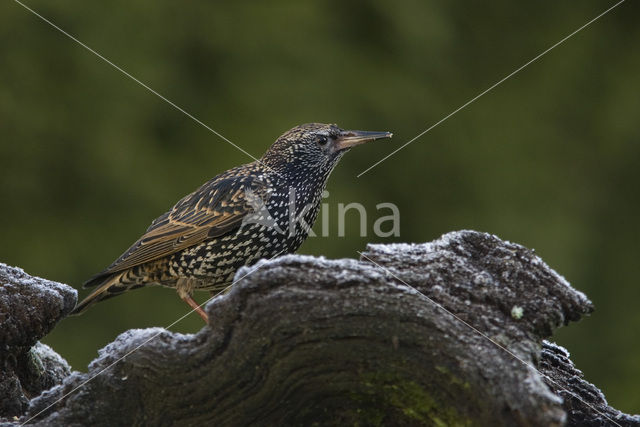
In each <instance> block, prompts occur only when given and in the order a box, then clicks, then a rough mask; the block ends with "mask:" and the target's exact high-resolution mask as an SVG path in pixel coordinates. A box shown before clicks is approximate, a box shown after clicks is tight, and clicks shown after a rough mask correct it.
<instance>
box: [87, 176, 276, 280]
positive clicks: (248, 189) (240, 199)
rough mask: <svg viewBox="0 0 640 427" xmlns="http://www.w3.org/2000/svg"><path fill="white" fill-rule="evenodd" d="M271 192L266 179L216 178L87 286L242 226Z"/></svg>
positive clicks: (154, 225) (159, 221)
mask: <svg viewBox="0 0 640 427" xmlns="http://www.w3.org/2000/svg"><path fill="white" fill-rule="evenodd" d="M269 195H270V187H269V186H268V185H267V183H266V182H264V181H260V180H256V179H250V178H244V179H238V178H237V177H236V178H226V179H216V178H214V179H213V180H211V181H209V182H207V183H206V184H204V185H203V186H202V187H200V188H199V189H197V190H196V191H194V192H193V193H191V194H189V195H188V196H186V197H184V198H183V199H182V200H180V201H179V202H178V203H176V205H175V206H174V207H173V208H172V209H171V210H170V211H169V212H167V213H165V214H164V215H162V216H160V217H158V218H157V219H156V220H154V221H153V222H152V223H151V226H150V227H149V228H148V229H147V231H146V233H145V234H144V235H143V236H142V237H140V239H138V241H136V242H135V243H134V244H133V245H131V247H130V248H129V249H128V250H127V251H126V252H125V253H124V254H122V255H121V256H120V258H118V259H117V260H116V261H115V262H114V263H113V264H111V265H110V266H109V267H108V268H107V269H106V270H104V271H103V272H101V273H99V274H97V275H96V276H94V277H92V278H91V279H89V280H88V281H87V282H86V283H85V287H91V286H92V285H95V284H98V283H99V282H100V280H101V279H102V278H104V277H105V276H108V275H110V274H112V273H115V272H118V271H122V270H126V269H128V268H131V267H134V266H136V265H140V264H144V263H146V262H149V261H154V260H157V259H160V258H163V257H165V256H167V255H171V254H173V253H175V252H178V251H180V250H182V249H185V248H188V247H190V246H194V245H197V244H198V243H201V242H203V241H205V240H207V239H211V238H215V237H220V236H223V235H225V234H228V233H231V232H233V231H235V230H236V229H238V228H239V227H240V225H241V223H242V220H243V218H244V217H245V216H246V215H247V214H249V213H251V212H253V211H254V210H255V209H256V205H257V204H258V205H259V204H260V203H266V201H267V200H268V198H269ZM258 197H259V200H258V201H256V198H258Z"/></svg>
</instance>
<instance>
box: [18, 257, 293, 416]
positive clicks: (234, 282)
mask: <svg viewBox="0 0 640 427" xmlns="http://www.w3.org/2000/svg"><path fill="white" fill-rule="evenodd" d="M281 254H282V252H279V253H277V254H275V255H274V256H272V257H271V258H269V259H268V261H271V260H272V259H274V258H275V257H277V256H279V255H281ZM265 265H266V263H262V264H261V265H258V266H257V267H255V268H253V269H252V270H251V271H249V272H248V273H247V274H245V275H243V276H242V277H240V278H238V279H236V280H234V281H233V283H231V284H230V285H229V286H227V287H225V288H224V289H222V290H221V291H220V292H218V293H217V294H215V295H213V296H212V297H211V298H209V299H207V300H206V301H205V302H203V303H202V304H200V305H199V306H198V307H199V308H202V307H203V306H204V305H205V304H207V303H208V302H209V301H211V300H212V299H214V298H216V297H217V296H219V295H220V294H222V293H223V292H225V291H226V290H227V289H229V288H231V287H232V286H233V285H235V284H236V283H238V282H239V281H241V280H242V279H244V278H245V277H247V276H249V275H251V274H253V273H255V272H256V271H258V270H259V269H261V268H262V267H263V266H265ZM194 311H196V309H195V308H192V309H191V310H189V311H188V312H187V313H186V314H185V315H184V316H182V317H180V318H179V319H178V320H175V321H173V322H172V323H171V324H169V325H168V326H165V327H164V330H163V331H161V332H158V333H157V334H155V335H153V336H151V338H149V339H147V340H145V341H144V342H143V343H142V344H140V345H138V346H136V347H135V348H134V349H133V350H130V351H128V352H127V353H125V355H124V356H122V357H120V358H119V359H118V360H116V361H114V362H112V363H110V364H109V365H108V366H106V367H104V368H102V369H101V370H100V371H98V372H97V373H95V374H94V375H93V376H91V377H89V378H88V379H87V380H85V381H83V382H81V383H80V384H79V385H77V386H76V387H74V388H73V389H71V390H70V391H68V392H66V393H65V394H63V395H62V397H60V398H59V399H58V400H56V401H55V402H53V403H51V404H50V405H49V406H47V407H46V408H44V409H42V410H41V411H39V412H38V413H37V414H35V415H32V416H31V417H30V418H29V419H28V420H26V421H25V422H23V423H22V424H20V425H21V426H24V425H25V424H28V423H29V421H31V420H33V419H35V418H37V417H38V416H39V415H40V414H42V413H43V412H45V411H47V410H49V409H50V408H51V407H52V406H54V405H56V404H58V403H59V402H61V401H63V400H64V399H65V398H66V397H67V396H69V395H70V394H72V393H74V392H76V391H77V390H79V389H80V388H82V387H84V386H85V385H87V383H89V382H90V381H93V380H94V379H95V378H96V377H97V376H98V375H100V374H102V373H103V372H105V371H106V370H108V369H109V368H111V367H113V366H114V365H115V364H117V363H118V362H120V361H121V360H123V359H124V358H126V357H127V356H129V355H131V354H133V353H135V352H136V351H138V349H140V348H141V347H142V346H144V345H146V344H147V343H149V342H150V341H152V340H154V339H156V338H158V337H159V336H160V335H162V334H163V333H164V332H166V331H167V330H168V329H169V328H171V327H173V326H175V325H176V324H177V323H178V322H180V321H182V320H183V319H184V318H186V317H187V316H189V315H190V314H191V313H193V312H194Z"/></svg>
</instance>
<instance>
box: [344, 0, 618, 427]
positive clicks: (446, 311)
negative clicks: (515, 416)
mask: <svg viewBox="0 0 640 427" xmlns="http://www.w3.org/2000/svg"><path fill="white" fill-rule="evenodd" d="M623 1H624V0H623ZM356 252H358V253H359V254H360V256H361V257H363V258H366V259H367V261H369V262H371V263H372V264H374V265H375V266H377V267H378V268H380V269H381V270H382V271H384V272H385V273H388V274H390V275H391V276H393V277H394V278H395V279H396V280H398V281H400V282H402V284H404V285H405V286H407V287H409V288H411V289H413V290H414V291H416V292H417V293H418V294H419V295H420V296H422V297H423V298H424V299H426V300H427V301H429V302H430V303H432V304H433V305H435V306H436V307H437V308H439V309H441V310H442V311H444V312H445V313H447V314H449V315H451V316H452V317H453V318H454V319H456V320H457V321H459V322H461V323H462V324H464V325H465V326H466V327H468V328H469V329H471V330H472V331H473V332H475V333H477V334H478V335H480V336H481V337H483V338H485V339H487V340H488V341H489V342H491V343H492V344H493V345H495V346H496V347H498V348H499V349H500V350H503V351H504V352H506V353H507V354H509V355H510V356H512V357H513V358H514V359H516V360H517V361H519V362H520V363H522V364H523V365H525V366H527V367H528V368H531V369H533V370H534V371H536V372H537V373H538V374H540V375H541V376H543V377H544V378H545V379H547V380H548V381H550V382H552V383H553V384H555V385H556V386H557V387H558V389H560V390H563V391H565V392H567V393H569V394H570V395H572V396H573V397H575V398H576V399H578V400H579V401H581V402H582V403H584V404H585V405H587V406H588V407H590V408H591V409H593V410H594V411H596V412H597V413H599V414H600V415H602V416H603V417H605V418H606V419H608V420H609V421H611V422H612V423H613V424H615V425H617V426H620V427H622V426H621V425H620V424H618V423H617V422H615V421H614V420H612V419H611V418H610V417H608V416H607V415H606V414H605V413H603V412H602V411H600V410H598V409H597V408H596V407H594V406H593V405H591V404H589V403H588V402H586V401H584V400H582V398H580V396H578V395H577V394H575V393H572V392H571V391H570V390H567V389H565V388H563V387H562V386H561V385H560V384H558V382H556V381H554V380H553V379H552V378H551V377H549V376H548V375H545V374H543V373H542V372H540V371H539V370H538V369H537V368H536V367H535V366H534V365H532V364H531V363H529V362H527V361H525V360H523V359H522V358H520V357H519V356H517V355H516V354H515V353H513V352H512V351H511V350H509V349H508V348H506V347H504V346H503V345H501V344H500V343H498V342H496V341H495V340H493V339H491V338H490V337H489V336H488V335H487V334H485V333H483V332H481V331H479V330H478V329H477V328H475V327H474V326H472V325H471V324H469V323H467V322H466V321H464V320H463V319H461V318H460V317H459V316H456V315H455V314H454V313H452V312H451V311H450V310H448V309H447V308H445V307H444V306H443V305H442V304H440V303H438V302H436V301H435V300H433V299H431V298H429V297H428V296H426V295H425V294H423V293H422V292H420V291H419V290H418V289H416V288H414V287H413V286H411V285H410V284H408V283H407V282H405V281H404V280H402V279H401V278H399V277H398V276H397V275H396V274H394V273H393V271H391V270H390V269H388V268H386V267H384V266H382V265H380V264H378V263H377V262H375V261H374V260H372V259H371V258H369V257H368V256H366V255H365V254H363V253H362V252H360V251H356Z"/></svg>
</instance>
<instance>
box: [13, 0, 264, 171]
mask: <svg viewBox="0 0 640 427" xmlns="http://www.w3.org/2000/svg"><path fill="white" fill-rule="evenodd" d="M13 1H15V2H16V3H18V4H19V5H20V6H22V7H23V8H25V9H26V10H28V11H29V12H31V13H33V14H34V15H35V16H37V17H38V18H40V19H41V20H42V21H44V22H46V23H47V24H49V25H51V26H52V27H53V28H55V29H56V30H58V31H59V32H61V33H62V34H64V35H65V36H67V37H69V38H70V39H71V40H73V41H74V42H76V43H77V44H79V45H80V46H82V47H83V48H85V49H86V50H88V51H89V52H91V53H93V54H94V55H96V56H97V57H98V58H100V59H102V60H103V61H104V62H106V63H107V64H109V65H111V66H112V67H113V68H115V69H116V70H118V71H120V72H121V73H122V74H124V75H125V76H127V77H129V78H130V79H131V80H133V81H134V82H136V83H138V84H139V85H140V86H142V87H143V88H145V89H146V90H148V91H149V92H151V93H152V94H154V95H156V96H157V97H158V98H160V99H162V100H163V101H165V102H166V103H167V104H169V105H171V106H172V107H173V108H175V109H176V110H178V111H180V112H181V113H183V114H184V115H185V116H187V117H189V118H190V119H191V120H193V121H194V122H196V123H198V124H199V125H201V126H203V127H204V128H205V129H207V130H209V131H210V132H212V133H213V134H215V135H217V136H218V137H220V138H221V139H223V140H224V141H226V142H228V143H229V144H231V145H233V146H234V147H235V148H237V149H238V150H240V151H242V152H243V153H244V154H246V155H247V156H249V157H251V158H252V159H253V160H255V161H258V162H260V160H258V159H257V158H256V157H254V156H253V155H251V154H249V153H248V152H247V151H246V150H245V149H243V148H242V147H240V146H238V145H237V144H234V143H233V142H231V141H230V140H229V139H227V138H226V137H224V136H223V135H222V134H221V133H219V132H217V131H216V130H214V129H213V128H211V127H210V126H208V125H207V124H205V123H203V122H202V121H201V120H200V119H198V118H196V117H195V116H193V115H192V114H191V113H189V112H187V111H186V110H185V109H184V108H182V107H180V106H178V105H177V104H175V103H174V102H172V101H170V100H169V99H167V98H166V97H164V96H163V95H162V94H160V93H158V92H157V91H156V90H154V89H152V88H150V87H149V86H147V85H146V84H144V83H143V82H141V81H140V80H138V79H137V78H135V77H134V76H132V75H131V74H129V73H128V72H126V71H125V70H123V69H122V68H120V67H119V66H117V65H116V64H114V63H113V62H111V61H110V60H109V59H107V58H105V57H104V56H102V55H101V54H100V53H98V52H96V51H95V50H93V49H92V48H90V47H89V46H87V45H86V44H84V43H83V42H81V41H80V40H78V39H77V38H75V37H74V36H72V35H71V34H69V33H68V32H66V31H65V30H63V29H62V28H60V27H58V26H57V25H56V24H54V23H53V22H51V21H49V20H48V19H47V18H45V17H44V16H42V15H40V14H39V13H38V12H36V11H35V10H33V9H31V8H30V7H29V6H27V5H25V4H24V3H22V2H21V1H20V0H13Z"/></svg>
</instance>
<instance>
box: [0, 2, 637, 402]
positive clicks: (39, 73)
mask: <svg viewBox="0 0 640 427" xmlns="http://www.w3.org/2000/svg"><path fill="white" fill-rule="evenodd" d="M27 4H28V5H29V6H31V7H33V8H35V9H36V10H37V11H38V12H40V13H41V14H43V15H44V16H46V17H47V18H49V19H51V20H52V21H53V22H55V23H56V24H57V25H59V26H61V27H62V28H64V29H65V30H67V31H69V32H70V33H71V34H73V35H75V36H77V37H78V38H79V39H80V40H82V41H83V42H85V43H87V44H88V45H89V46H91V47H92V48H94V49H96V50H97V51H98V52H100V53H101V54H103V55H104V56H106V57H107V58H109V59H110V60H112V61H113V62H115V63H116V64H118V65H120V66H121V67H122V68H124V69H125V70H127V71H128V72H129V73H131V74H132V75H134V76H136V77H137V78H139V79H140V80H142V81H143V82H145V83H146V84H148V85H149V86H151V87H152V88H154V89H155V90H157V91H158V92H160V93H162V94H163V95H165V96H166V97H167V98H169V99H171V100H172V101H174V102H175V103H177V104H178V105H180V106H182V107H183V108H185V109H186V110H187V111H189V112H190V113H192V114H193V115H194V116H196V117H198V118H199V119H201V120H202V121H203V122H205V123H207V124H208V125H210V126H211V127H213V128H214V129H216V130H217V131H219V132H220V133H222V134H223V135H225V136H226V137H228V138H229V139H231V140H232V141H233V142H235V143H236V144H238V145H239V146H241V147H243V148H244V149H246V150H247V151H248V152H250V153H252V154H253V155H255V156H259V155H261V153H262V152H263V151H264V150H265V149H266V147H267V146H268V145H269V144H270V143H271V142H272V141H273V140H274V139H275V138H276V137H277V136H278V135H280V134H281V133H283V132H284V131H285V130H287V129H289V128H291V127H293V126H295V125H297V124H300V123H305V122H310V121H320V122H335V123H338V124H340V125H341V126H343V127H346V128H356V129H365V130H389V131H393V132H394V134H395V136H394V139H393V140H391V141H388V142H379V143H374V144H370V145H368V146H366V147H362V148H359V149H358V150H354V151H352V152H351V153H349V155H348V156H346V157H345V158H344V159H343V160H342V162H341V164H340V165H339V167H338V168H337V169H336V171H335V172H334V174H333V176H332V178H331V180H330V182H329V187H328V189H329V191H330V194H331V195H330V198H329V201H330V219H332V223H331V227H332V230H333V231H332V233H331V236H330V237H325V238H322V237H318V238H310V239H309V240H308V241H307V242H306V243H305V245H304V246H303V247H302V248H301V250H300V252H301V253H305V254H313V255H325V256H327V257H331V258H338V257H350V258H355V257H357V254H356V251H357V250H362V249H363V248H364V246H365V244H366V242H374V241H384V242H389V241H391V240H390V239H379V238H376V237H375V236H373V235H370V236H368V237H365V238H360V237H359V236H358V226H357V218H356V215H355V213H352V215H351V216H350V217H351V220H352V222H350V223H349V224H348V226H347V236H346V237H344V238H340V237H338V236H337V228H336V223H335V222H336V221H333V219H335V218H337V203H340V202H342V203H349V202H356V201H357V202H360V203H362V204H363V205H364V206H365V207H367V209H368V211H369V219H368V226H367V228H368V230H369V232H370V233H372V230H373V221H374V219H375V218H376V217H377V213H376V209H375V205H376V204H378V203H381V202H393V203H395V204H397V205H398V207H399V209H400V211H401V236H400V238H397V239H395V240H396V241H407V242H424V241H430V240H433V239H435V238H437V237H438V236H440V235H441V234H443V233H445V232H448V231H451V230H458V229H465V228H466V229H476V230H481V231H488V232H491V233H495V234H497V235H498V236H500V237H501V238H503V239H508V240H510V241H514V242H518V243H521V244H523V245H525V246H528V247H530V248H535V250H536V251H537V253H538V254H539V255H540V256H541V257H542V258H543V259H544V260H545V261H546V262H547V263H548V264H549V265H551V266H552V267H553V268H555V269H556V270H557V271H558V272H560V273H561V274H563V275H564V276H565V277H566V278H567V279H568V280H569V281H570V282H571V283H572V284H573V285H574V286H575V287H576V288H578V289H580V290H582V291H584V292H585V293H586V294H587V295H588V296H589V297H590V298H591V299H592V301H593V302H594V303H595V307H596V312H595V313H594V314H593V315H592V316H591V317H589V318H587V319H585V320H583V321H582V322H580V323H578V324H573V325H571V327H569V328H563V329H562V330H560V331H559V332H558V333H557V335H556V336H555V337H554V339H556V340H557V341H558V342H559V343H560V344H562V345H564V346H566V347H568V349H569V350H570V351H571V353H572V357H573V360H574V361H575V362H576V363H577V365H578V367H579V368H580V369H582V370H583V371H584V372H585V374H586V376H587V378H588V379H589V380H590V381H593V382H594V383H595V384H596V385H598V386H599V387H601V388H602V389H603V391H604V392H605V393H606V396H607V398H608V399H609V401H610V403H612V404H613V405H614V406H615V407H617V408H618V409H621V410H624V411H626V412H632V413H638V412H640V393H639V390H638V383H640V356H639V352H640V339H639V335H640V332H638V331H639V329H640V310H638V301H640V286H639V284H638V279H637V277H638V259H639V258H640V257H639V255H640V250H639V248H638V239H639V238H640V225H639V224H638V222H637V221H638V214H639V212H640V193H639V191H638V183H639V182H640V167H639V160H640V145H639V143H640V49H639V48H638V46H640V26H639V25H638V16H640V3H638V2H633V1H628V2H626V3H624V4H622V5H621V6H620V7H619V8H618V9H616V10H614V11H613V12H611V14H609V15H607V16H605V17H603V18H602V19H601V20H600V21H598V22H596V23H594V24H593V25H592V26H590V27H588V28H586V29H585V30H584V31H582V32H581V33H579V34H577V35H576V36H575V37H573V38H571V39H570V40H568V41H567V42H566V43H565V44H563V45H561V46H559V47H557V48H556V49H554V50H553V51H551V52H550V53H549V54H548V55H546V56H544V57H543V58H541V59H540V60H539V61H537V62H535V63H533V64H532V65H531V66H529V67H528V68H526V69H525V70H523V71H522V72H521V73H519V74H518V75H516V76H514V77H513V78H511V79H509V80H508V81H506V82H505V83H504V84H502V85H501V86H499V87H498V88H496V89H495V90H493V91H492V92H490V93H488V94H487V95H485V96H484V97H482V98H480V99H479V100H478V101H477V102H475V103H473V104H472V105H470V106H469V107H467V108H466V109H464V110H463V111H461V112H460V113H458V114H457V115H455V116H453V117H451V118H450V119H449V120H447V121H446V122H444V123H443V124H441V125H440V126H438V127H436V128H435V129H434V130H433V131H431V132H429V133H428V134H426V135H424V136H423V137H422V138H420V139H419V140H417V141H415V142H414V143H413V144H411V145H410V146H408V147H407V148H405V149H403V150H402V151H400V152H399V153H397V154H396V155H394V156H393V157H391V158H390V159H388V160H387V161H385V162H383V163H382V164H380V165H379V166H377V167H376V168H374V169H373V170H371V171H370V172H369V173H367V174H365V175H363V176H362V177H361V178H356V175H357V174H358V173H360V172H361V171H363V170H364V169H365V168H367V167H368V166H370V165H371V164H373V163H374V162H376V161H377V160H379V159H381V158H382V157H383V156H385V155H387V154H388V153H390V152H391V151H392V150H393V149H395V148H397V147H399V146H400V145H401V144H402V143H404V142H406V141H408V140H409V139H411V138H413V137H414V136H415V135H416V134H418V133H419V132H421V131H422V130H424V129H426V128H427V127H429V126H430V125H432V124H433V123H435V122H437V121H438V120H440V119H441V118H442V117H444V116H445V115H447V114H449V113H450V112H451V111H453V110H454V109H456V108H457V107H459V106H460V105H462V104H463V103H465V102H466V101H468V100H469V99H470V98H472V97H474V96H475V95H477V94H478V93H480V92H481V91H483V90H484V89H486V88H488V87H489V86H491V85H492V84H493V83H495V82H496V81H498V80H499V79H501V78H502V77H504V76H506V75H507V74H509V73H510V72H512V71H513V70H515V69H516V68H517V67H519V66H520V65H522V64H524V63H525V62H527V61H528V60H530V59H532V58H533V57H534V56H535V55H537V54H538V53H540V52H541V51H543V50H544V49H546V48H547V47H549V46H551V45H552V44H553V43H555V42H557V41H559V40H560V39H561V38H562V37H564V36H566V35H567V34H569V33H570V32H572V31H573V30H575V29H576V28H578V27H579V26H581V25H583V24H584V23H586V22H587V21H588V20H590V19H592V18H593V17H595V16H596V15H597V14H599V13H600V12H602V11H603V10H605V9H606V8H607V7H609V6H611V5H612V4H613V2H605V1H581V2H573V1H567V0H564V1H547V0H544V1H539V2H512V1H506V0H500V1H494V2H491V3H487V2H449V1H444V0H439V1H427V2H424V1H406V2H391V1H351V2H350V1H337V0H335V1H320V2H302V1H298V0H295V1H294V0H291V1H278V2H255V1H253V2H252V1H249V2H235V3H232V2H193V3H192V2H188V3H185V2H173V1H172V2H156V1H149V0H147V1H136V2H128V1H121V0H120V1H111V2H83V1H58V2H55V3H52V2H45V1H41V0H38V1H34V0H30V1H28V3H27ZM0 54H1V55H0V61H1V63H0V81H1V83H0V141H1V142H0V159H1V165H2V167H1V169H0V191H1V193H0V194H1V195H2V208H1V210H0V219H1V220H2V224H3V225H4V226H3V230H4V231H3V233H2V244H1V245H0V261H2V262H5V263H8V264H10V265H16V266H20V267H22V268H24V269H25V270H26V271H27V272H28V273H30V274H34V275H39V276H43V277H46V278H49V279H54V280H57V281H60V282H63V283H68V284H70V285H72V286H75V287H77V288H79V286H80V283H82V282H83V281H84V280H85V279H86V278H88V277H89V276H91V275H92V274H94V273H96V272H98V271H100V270H102V269H103V268H104V267H106V266H107V265H108V264H110V263H111V261H113V260H114V259H115V258H116V257H117V256H118V255H120V253H121V252H123V251H124V249H126V248H127V247H128V246H129V245H130V244H131V243H132V242H133V241H134V240H135V239H137V238H138V237H139V235H140V234H141V233H142V232H143V231H144V230H145V229H146V227H147V226H148V225H149V223H150V222H151V220H153V219H154V218H155V217H156V216H158V215H160V214H161V213H163V212H164V211H165V210H166V209H168V208H169V207H170V206H172V205H173V203H174V202H176V201H177V200H178V199H179V198H180V197H181V196H183V195H185V194H187V193H188V192H190V191H192V190H193V189H195V188H196V187H197V186H199V185H200V184H201V183H202V182H204V181H205V180H206V179H208V178H210V177H212V176H214V175H216V174H217V173H219V172H221V171H223V170H225V169H228V168H230V167H232V166H235V165H238V164H241V163H245V162H248V161H250V159H249V158H248V157H247V156H246V155H245V154H243V153H241V152H240V151H238V150H237V149H236V148H234V147H232V146H231V145H229V144H227V143H226V142H224V141H222V140H221V139H220V138H218V137H216V136H215V135H213V134H212V133H210V132H209V131H207V130H206V129H204V128H203V127H202V126H200V125H198V124H196V123H195V122H193V121H192V120H191V119H189V118H188V117H186V116H185V115H183V114H181V113H180V112H178V111H176V110H175V109H174V108H172V107H171V106H170V105H168V104H167V103H165V102H163V101H162V100H160V99H159V98H157V97H156V96H154V95H152V94H151V93H149V92H148V91H146V90H144V89H143V88H142V87H140V86H139V85H137V84H136V83H134V82H133V81H132V80H130V79H128V78H126V77H125V76H123V75H122V74H121V73H119V72H117V71H116V70H114V69H113V68H111V67H110V66H108V65H107V64H106V63H104V62H103V61H101V60H99V59H98V58H97V57H96V56H94V55H92V54H90V53H89V52H87V51H86V50H84V49H82V48H81V47H80V46H78V45H77V44H75V43H74V42H72V41H71V40H70V39H68V38H66V37H64V36H63V35H61V34H60V33H58V32H56V31H55V30H54V29H52V28H51V27H50V26H48V25H47V24H45V23H44V22H42V21H40V20H39V19H38V18H37V17H35V16H34V15H32V14H31V13H29V12H28V11H27V10H25V9H24V8H22V7H21V6H20V5H18V4H17V3H14V2H11V1H4V2H2V4H1V5H0ZM320 225H321V222H320V221H318V223H317V224H316V227H315V228H316V230H319V229H320V227H319V226H320ZM349 225H351V227H350V228H349ZM83 292H84V291H83ZM84 294H86V292H84V293H82V295H84ZM202 297H204V296H201V298H202ZM201 300H202V299H201ZM186 312H187V306H186V305H185V304H184V303H183V302H182V301H180V300H179V298H177V297H176V295H175V292H174V291H172V290H167V289H161V288H153V289H146V290H142V291H136V292H132V293H130V294H128V295H126V296H124V297H119V298H115V299H112V300H109V301H106V302H104V303H101V304H98V305H96V306H95V307H93V308H92V309H91V310H89V311H88V312H87V313H86V314H85V315H83V316H82V317H73V318H69V319H66V320H64V321H63V322H62V323H61V324H60V325H59V326H58V327H57V328H56V329H55V330H54V331H53V332H52V333H51V334H50V335H49V336H48V337H46V338H45V340H44V341H45V342H46V343H48V344H50V345H52V346H53V347H54V348H55V350H57V351H58V352H59V353H61V354H62V355H63V356H64V357H65V358H66V359H67V360H68V361H69V362H70V363H71V364H72V365H73V367H74V368H75V369H78V370H85V369H86V365H87V363H88V362H89V361H90V360H91V359H92V358H93V357H95V356H96V351H97V349H99V348H101V347H102V346H104V345H105V344H107V343H108V342H110V341H111V340H113V339H114V338H115V337H116V336H117V335H118V334H119V333H120V332H123V331H125V330H126V329H129V328H143V327H148V326H152V325H153V326H165V325H168V324H170V323H171V322H172V321H174V320H175V319H177V318H178V317H180V316H182V315H183V314H184V313H186ZM201 326H202V323H201V320H200V319H199V318H198V317H197V316H196V315H191V316H189V317H188V318H187V319H186V320H184V321H182V322H180V323H179V324H177V325H176V326H175V327H173V328H172V329H173V330H176V331H182V332H193V331H197V330H198V329H199V328H200V327H201Z"/></svg>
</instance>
